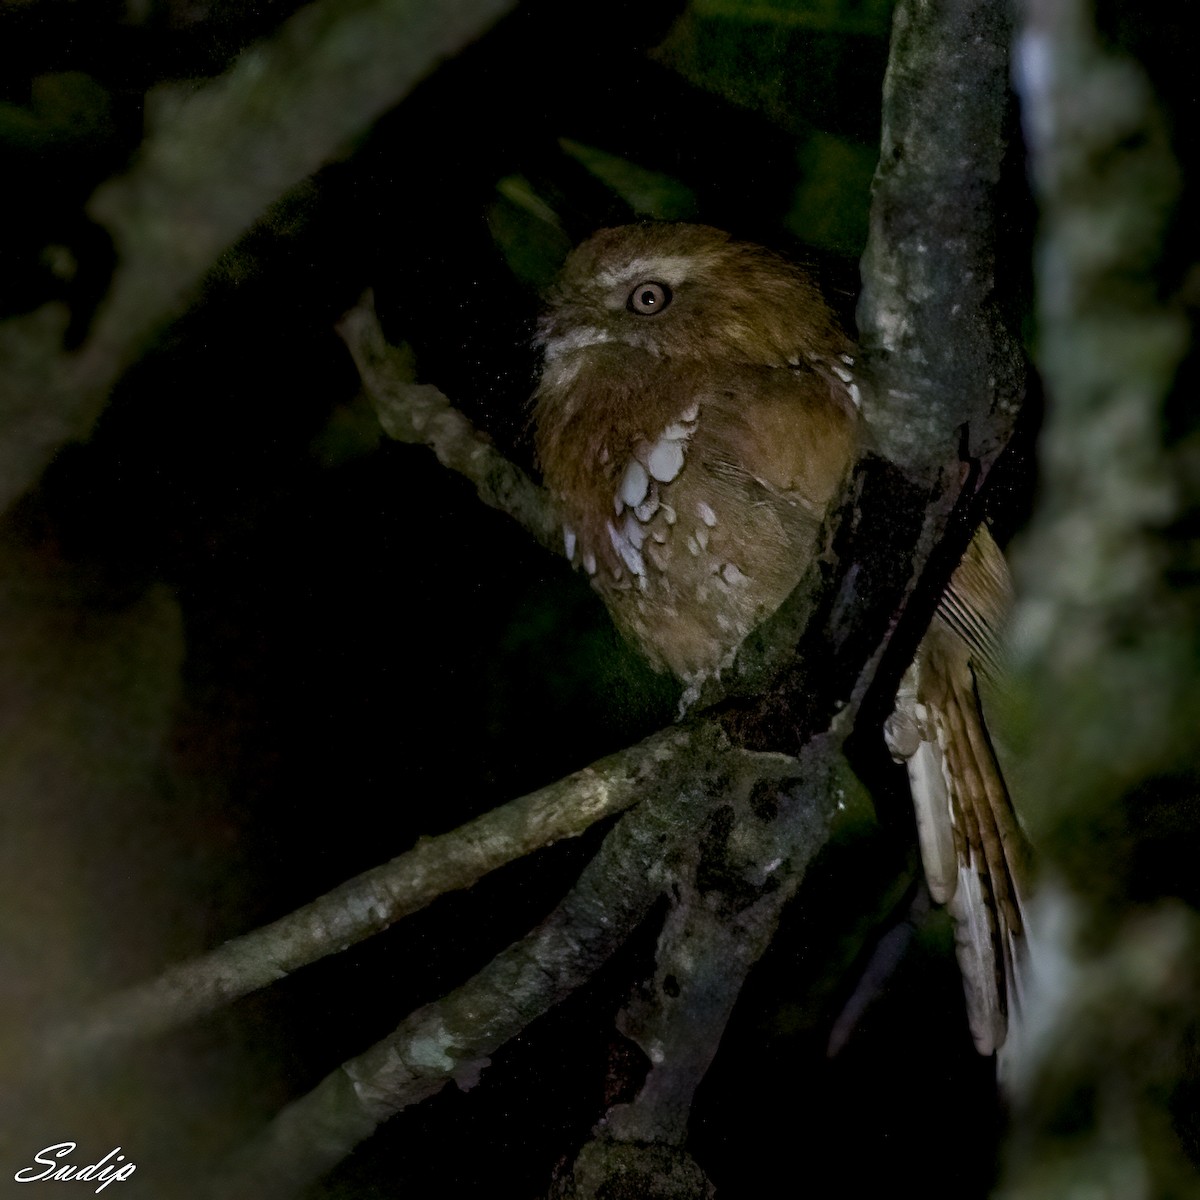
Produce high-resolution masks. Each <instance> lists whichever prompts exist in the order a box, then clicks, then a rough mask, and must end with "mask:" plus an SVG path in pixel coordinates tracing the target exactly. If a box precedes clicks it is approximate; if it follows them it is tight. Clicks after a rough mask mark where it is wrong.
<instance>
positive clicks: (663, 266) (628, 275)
mask: <svg viewBox="0 0 1200 1200" xmlns="http://www.w3.org/2000/svg"><path fill="white" fill-rule="evenodd" d="M694 263H695V260H694V259H692V258H689V257H687V256H685V255H682V254H668V255H665V256H663V257H660V258H633V259H630V260H629V261H628V262H626V263H623V264H621V265H620V266H617V267H609V268H608V270H606V271H598V272H597V273H596V281H597V283H599V284H600V286H601V287H606V288H607V287H615V286H616V285H617V284H618V283H621V282H623V281H626V280H628V281H629V282H630V283H638V282H640V281H642V280H651V279H654V280H662V281H663V282H664V283H669V284H671V286H672V287H677V286H678V285H679V283H680V282H681V281H682V280H683V279H685V278H687V271H688V268H689V267H690V266H693V265H694Z"/></svg>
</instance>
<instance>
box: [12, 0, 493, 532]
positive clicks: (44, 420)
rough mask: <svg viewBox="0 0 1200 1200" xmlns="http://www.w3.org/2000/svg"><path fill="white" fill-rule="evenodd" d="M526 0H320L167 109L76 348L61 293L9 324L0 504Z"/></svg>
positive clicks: (112, 211) (121, 194)
mask: <svg viewBox="0 0 1200 1200" xmlns="http://www.w3.org/2000/svg"><path fill="white" fill-rule="evenodd" d="M513 3H514V0H442V3H439V4H436V5H431V4H427V3H423V2H422V0H318V2H317V3H314V4H309V5H305V6H304V7H303V8H301V9H300V11H299V12H298V13H296V14H295V16H293V17H292V18H290V19H289V20H288V21H287V22H285V23H284V25H283V26H282V27H281V29H280V30H279V32H278V34H277V35H276V36H275V37H274V38H273V39H272V40H271V41H270V42H269V43H265V44H263V45H260V46H255V47H252V48H251V49H249V50H247V51H246V52H245V53H244V54H243V55H242V56H241V57H240V58H239V59H238V62H237V63H236V65H235V66H234V67H233V68H232V70H230V71H228V72H227V73H226V74H225V75H223V76H222V77H221V78H220V79H218V80H216V81H215V82H213V83H211V84H208V85H207V86H206V87H203V88H201V89H200V90H199V91H198V92H196V93H195V94H193V95H191V96H190V97H188V98H187V99H186V100H182V101H176V102H175V103H172V104H166V103H164V104H161V105H160V106H159V111H160V117H159V121H158V124H157V127H156V128H154V129H153V130H152V132H151V134H150V136H149V137H148V138H147V139H146V141H145V142H144V143H143V145H142V149H141V153H140V155H139V157H138V160H137V162H136V163H135V165H134V167H133V169H132V170H131V171H130V172H129V173H128V174H127V175H126V176H124V177H123V178H121V179H118V180H114V181H110V182H108V183H106V184H104V185H103V186H102V187H101V188H100V189H99V190H98V191H97V192H96V194H95V196H94V197H93V198H92V201H91V204H90V212H91V215H92V216H93V217H94V218H95V219H96V220H98V221H99V222H100V223H101V224H103V225H104V226H105V228H107V229H108V230H109V232H110V233H111V234H112V237H113V240H114V242H115V244H116V249H117V252H118V256H119V265H118V268H117V272H116V274H115V276H114V278H113V282H112V287H111V289H110V291H109V294H108V297H107V298H106V300H105V301H104V303H103V305H102V306H101V309H100V311H99V313H98V315H97V318H96V320H95V323H94V325H93V327H92V331H91V334H90V336H89V337H88V339H87V341H86V342H85V344H84V345H83V346H82V347H81V349H80V350H79V351H78V353H76V354H73V355H69V354H66V353H64V352H63V349H62V338H63V334H64V332H65V329H66V324H67V314H66V310H65V309H64V307H63V306H62V305H58V304H54V305H47V306H46V307H44V308H43V309H41V310H39V311H38V312H36V313H33V314H30V315H28V316H23V317H18V318H16V319H15V320H13V321H10V322H6V323H5V324H4V325H3V326H0V423H2V432H0V511H2V510H4V509H6V508H7V507H8V506H9V505H10V504H11V503H12V502H13V500H15V499H16V498H17V497H18V496H20V495H21V494H22V493H23V492H24V491H25V490H26V489H27V488H29V487H30V486H31V485H32V484H33V483H34V482H35V481H36V479H37V478H38V476H39V475H40V474H41V472H42V470H43V468H44V467H45V466H46V464H47V463H48V462H49V461H50V458H51V457H52V456H53V454H54V452H55V451H56V450H57V449H58V448H59V446H61V445H62V443H63V442H64V441H65V440H67V439H68V438H71V437H76V438H82V437H84V436H86V434H87V433H88V431H89V430H90V428H91V426H92V424H93V423H94V422H95V420H96V418H97V417H98V416H99V414H100V412H101V411H102V409H103V407H104V404H105V402H106V400H107V398H108V394H109V392H110V390H111V389H112V387H113V385H114V384H115V383H116V381H117V379H118V378H119V377H120V375H121V373H122V372H123V371H124V370H125V368H126V367H127V366H129V364H130V363H131V362H133V361H134V360H135V359H136V357H137V355H138V354H139V352H140V351H141V350H142V348H143V347H144V346H145V344H146V342H147V340H148V339H149V338H150V337H151V336H152V335H153V333H154V332H155V331H156V330H158V329H160V328H161V327H162V325H163V324H164V323H165V322H166V321H168V320H170V319H171V318H173V317H175V316H177V315H178V314H179V312H180V311H181V310H182V308H183V306H184V305H185V303H186V302H187V301H188V299H189V298H190V296H191V295H192V293H193V291H194V290H195V288H196V286H197V285H198V284H199V283H200V281H201V279H202V278H203V276H204V274H205V272H206V271H207V270H208V269H209V268H210V267H211V266H212V264H213V262H214V261H215V260H216V258H217V256H218V255H220V254H221V253H222V252H223V251H225V250H226V249H228V247H229V246H231V245H232V244H233V243H234V241H235V240H236V239H237V238H238V237H239V236H241V234H243V233H244V232H245V231H246V230H247V229H248V228H249V227H250V225H251V224H252V222H254V221H255V220H256V219H257V218H258V217H259V216H260V215H261V214H262V212H263V211H264V210H265V209H266V207H267V206H268V205H270V204H271V203H273V202H274V201H275V200H277V199H279V197H280V196H282V195H283V193H284V192H285V191H287V189H289V188H291V187H293V186H294V185H295V184H297V183H299V182H300V181H301V180H303V179H305V178H306V177H307V176H308V175H310V174H312V172H314V171H315V170H317V169H318V168H319V167H320V166H322V165H323V164H324V163H326V162H329V161H330V160H331V159H332V158H334V157H336V156H337V155H339V154H341V153H343V151H344V149H345V146H346V144H347V142H348V141H349V140H350V139H351V138H353V137H354V136H356V135H357V134H358V133H359V132H360V131H361V130H363V129H364V128H366V127H367V126H368V125H369V124H370V122H371V121H372V120H374V119H375V118H376V117H378V116H379V115H381V114H382V113H383V112H385V111H386V110H387V109H388V108H390V107H391V106H392V105H394V104H395V103H396V102H397V101H398V100H400V99H401V98H403V97H404V96H405V95H406V94H407V93H408V92H409V91H411V90H412V88H413V87H414V86H415V85H416V84H417V83H418V82H419V81H420V80H421V79H422V78H423V77H424V76H425V75H426V74H428V73H429V71H430V70H432V69H433V67H435V66H436V65H437V63H438V62H440V61H441V60H442V59H443V58H445V57H447V56H448V55H450V54H453V53H455V52H456V51H457V50H459V49H461V48H462V47H463V46H464V45H466V44H467V43H468V42H470V41H471V40H472V39H474V38H476V37H478V36H479V35H480V34H481V33H482V32H483V31H484V30H485V29H487V27H488V26H489V25H490V24H491V23H492V22H493V21H495V20H496V19H497V18H498V17H499V16H501V14H503V13H504V12H506V11H507V10H508V9H509V8H511V7H512V6H513Z"/></svg>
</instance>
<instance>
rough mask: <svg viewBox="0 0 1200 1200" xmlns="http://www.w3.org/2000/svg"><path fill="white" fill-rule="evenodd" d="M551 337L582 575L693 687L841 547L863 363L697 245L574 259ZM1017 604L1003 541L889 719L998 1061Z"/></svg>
mask: <svg viewBox="0 0 1200 1200" xmlns="http://www.w3.org/2000/svg"><path fill="white" fill-rule="evenodd" d="M537 340H538V343H539V345H540V347H541V349H542V353H543V366H542V375H541V381H540V384H539V386H538V389H537V392H536V394H535V396H534V411H533V421H534V429H535V441H536V449H537V454H538V458H539V460H540V464H541V467H542V471H543V474H544V477H545V481H546V485H547V487H548V488H549V489H550V491H551V492H552V494H553V495H554V497H555V499H556V501H557V502H558V504H559V505H560V507H561V510H562V512H563V514H564V520H565V524H564V531H563V532H564V540H565V549H566V554H567V557H568V558H569V559H570V560H571V561H572V563H574V564H575V565H576V566H577V567H580V568H581V569H582V570H584V571H585V572H586V573H587V574H588V575H589V576H590V578H591V582H592V585H593V587H594V588H595V589H596V591H597V592H599V594H600V596H601V597H602V598H603V600H604V602H605V604H606V605H607V606H608V609H609V612H610V613H611V614H612V617H613V620H614V621H615V622H616V624H617V626H618V627H619V628H620V630H621V631H622V633H623V634H624V635H625V636H626V637H627V638H628V639H630V640H631V641H632V642H633V643H634V644H635V645H637V646H638V647H640V648H641V650H642V651H643V652H644V653H645V655H646V657H647V658H649V660H650V661H651V662H652V663H653V664H654V665H655V666H657V667H658V668H660V669H663V668H665V669H667V670H670V671H671V672H673V673H674V674H675V675H676V676H678V677H679V678H680V679H681V680H682V681H684V683H685V684H687V685H689V686H690V687H692V688H693V689H694V688H695V687H696V686H697V685H698V683H699V682H701V681H702V680H703V679H705V678H707V677H708V676H710V675H712V674H714V673H717V672H719V671H720V670H721V669H722V667H723V666H725V665H727V664H728V663H729V662H730V661H731V660H732V658H733V656H734V654H735V653H736V651H737V648H738V646H739V645H740V644H741V642H742V640H743V639H744V638H745V637H746V635H747V634H748V633H749V632H750V630H751V629H753V628H754V627H755V626H756V625H757V624H758V623H759V622H760V621H762V620H763V618H765V617H766V616H768V615H769V614H770V613H772V612H773V611H774V610H775V609H776V608H777V607H778V606H779V605H780V604H781V603H782V601H783V600H784V599H785V598H786V597H787V596H788V594H789V593H790V592H791V591H792V589H793V588H794V587H795V586H796V584H797V583H798V582H799V581H800V578H801V576H802V575H803V574H804V572H805V569H806V568H807V566H808V565H809V562H810V561H811V560H812V558H813V556H814V555H815V554H816V553H818V551H819V550H820V549H821V546H820V545H819V544H818V538H819V535H820V531H821V528H822V523H823V521H824V519H825V516H826V510H827V508H828V506H829V505H830V503H831V501H833V500H834V499H836V497H837V495H838V493H839V490H840V488H841V487H842V484H843V483H844V482H845V480H846V478H847V476H848V474H849V472H850V471H851V469H852V467H853V465H854V463H855V461H856V459H857V457H858V454H859V452H860V448H861V446H862V442H863V432H864V424H863V421H862V419H861V417H860V415H859V400H860V397H859V393H858V388H857V386H856V384H855V382H854V362H855V347H854V344H853V343H852V342H851V340H850V339H849V338H848V337H847V336H846V334H845V333H844V332H842V330H841V329H840V328H839V325H838V322H837V320H836V319H835V317H834V314H833V312H832V311H831V310H830V308H829V306H828V304H827V303H826V302H825V300H824V299H823V297H822V296H821V293H820V292H819V291H818V289H817V288H816V286H815V285H814V284H813V282H812V281H811V280H810V279H809V278H808V277H807V276H806V275H805V274H804V273H803V272H802V271H801V270H800V269H798V268H797V267H795V266H793V265H791V264H789V263H787V262H786V261H784V260H783V259H781V258H779V257H777V256H776V255H774V254H772V253H770V252H769V251H766V250H764V249H762V248H760V247H757V246H753V245H749V244H747V243H743V242H738V241H735V240H733V239H731V238H730V237H729V235H728V234H725V233H722V232H720V231H719V230H716V229H711V228H707V227H704V226H696V225H638V226H629V227H625V228H620V229H606V230H602V231H601V232H600V233H597V234H596V235H595V236H593V237H592V238H591V239H589V240H588V241H587V242H585V243H584V244H583V245H581V246H580V247H578V248H577V249H576V250H575V251H574V252H573V253H572V254H571V255H570V257H569V258H568V259H567V262H566V265H565V266H564V268H563V272H562V275H561V277H560V279H559V281H558V283H557V284H556V286H555V287H554V288H553V290H552V291H551V293H550V295H549V298H548V308H547V311H546V312H545V314H544V315H543V317H542V319H541V321H540V324H539V329H538V339H537ZM1008 592H1009V584H1008V574H1007V570H1006V568H1005V564H1004V560H1003V558H1002V557H1001V555H1000V552H999V550H998V549H997V548H996V546H995V543H994V542H993V541H992V540H991V538H990V536H989V535H987V533H986V531H985V530H981V531H980V532H979V533H978V534H977V535H976V537H975V539H974V541H973V542H972V544H971V546H970V548H969V550H968V552H967V554H966V556H965V557H964V559H963V562H962V564H961V565H960V566H959V568H958V569H957V571H956V572H955V574H954V577H953V579H952V580H951V583H950V585H949V586H948V588H947V590H946V592H945V595H944V597H943V599H942V602H941V605H940V608H939V611H938V615H937V616H936V617H935V619H934V622H933V624H932V626H931V627H930V629H929V632H928V634H927V635H926V637H925V640H924V641H923V642H922V644H921V647H920V649H919V651H918V654H917V657H916V660H915V662H914V663H913V666H912V668H911V669H910V670H909V672H908V674H907V675H906V677H905V680H904V684H903V685H902V687H901V689H900V697H899V700H898V703H897V711H896V715H895V716H894V717H893V718H892V721H891V722H890V723H889V741H890V744H891V745H892V748H893V752H894V753H895V754H897V756H898V757H902V758H904V759H905V760H906V761H907V764H908V771H909V778H910V781H911V783H912V788H913V794H914V803H915V805H916V811H917V826H918V833H919V840H920V844H921V851H922V858H923V861H924V864H925V872H926V878H927V880H928V884H929V888H930V892H931V894H932V895H933V897H934V899H935V900H937V901H938V902H940V903H943V904H946V905H948V906H949V909H950V911H951V913H952V915H953V917H954V922H955V927H956V942H957V948H958V957H959V962H960V965H961V967H962V971H963V977H964V984H965V990H966V994H967V1010H968V1017H969V1021H970V1025H971V1031H972V1034H973V1036H974V1039H975V1042H976V1045H977V1046H978V1048H979V1049H980V1051H981V1052H983V1053H985V1054H989V1053H991V1052H992V1051H994V1050H995V1049H996V1048H998V1047H999V1046H1000V1044H1001V1043H1002V1042H1003V1040H1004V1036H1005V1032H1006V1028H1007V1018H1008V1013H1009V1011H1010V1009H1011V1008H1012V1007H1013V1005H1014V1003H1015V999H1016V997H1015V995H1014V976H1015V972H1014V956H1017V955H1019V953H1020V936H1021V932H1022V921H1021V910H1020V901H1019V898H1018V897H1019V871H1020V862H1021V861H1022V858H1023V850H1022V847H1023V843H1022V838H1021V833H1020V830H1019V827H1018V826H1017V823H1016V820H1015V817H1014V815H1013V811H1012V808H1011V805H1010V803H1009V799H1008V795H1007V792H1006V791H1005V788H1004V784H1003V781H1002V780H1001V778H1000V775H999V773H998V770H997V768H996V764H995V761H994V758H993V756H992V753H991V749H990V743H989V741H988V738H987V734H986V731H985V730H984V728H983V726H982V723H981V717H980V712H979V708H978V705H977V700H976V693H975V678H974V672H975V671H976V670H983V669H986V667H987V664H988V662H989V661H990V660H991V658H992V651H993V649H994V646H993V638H994V631H995V630H996V628H997V626H998V624H999V622H1000V620H1001V618H1002V616H1003V613H1004V610H1005V608H1006V606H1007V602H1008Z"/></svg>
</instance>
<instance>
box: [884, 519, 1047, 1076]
mask: <svg viewBox="0 0 1200 1200" xmlns="http://www.w3.org/2000/svg"><path fill="white" fill-rule="evenodd" d="M1010 600H1011V585H1010V583H1009V577H1008V569H1007V567H1006V565H1005V562H1004V558H1003V556H1002V555H1001V553H1000V550H999V548H998V547H997V546H996V544H995V542H994V541H992V538H991V535H990V534H988V533H987V531H986V529H983V528H982V527H981V528H980V530H979V531H978V532H977V533H976V535H975V538H974V540H973V541H972V542H971V545H970V546H969V547H968V550H967V553H966V555H965V556H964V558H963V561H962V563H961V564H960V565H959V567H958V569H957V570H956V571H955V573H954V575H953V577H952V578H951V581H950V584H949V586H948V587H947V589H946V592H945V594H944V595H943V597H942V600H941V603H940V604H939V606H938V611H937V615H936V616H935V617H934V620H933V622H932V624H931V625H930V628H929V631H928V633H927V634H926V636H925V638H924V640H923V641H922V642H921V645H920V647H919V649H918V651H917V656H916V659H915V660H914V662H913V664H912V666H911V667H910V668H909V670H908V672H907V674H906V675H905V677H904V681H903V682H902V684H901V687H900V692H899V694H898V696H897V701H896V711H895V714H894V716H893V717H892V719H891V721H890V722H889V725H888V740H889V744H890V745H891V747H892V751H893V753H894V754H895V755H896V757H898V758H901V759H903V760H904V761H905V762H906V764H907V767H908V777H909V783H910V786H911V789H912V794H913V804H914V807H915V810H916V818H917V831H918V837H919V841H920V846H921V858H922V861H923V864H924V867H925V876H926V880H927V882H928V884H929V891H930V894H931V895H932V896H933V898H934V900H936V901H937V902H938V903H940V904H944V905H946V907H947V909H948V911H949V912H950V915H951V917H952V918H953V921H954V936H955V943H956V949H957V953H958V963H959V967H960V969H961V970H962V976H963V987H964V990H965V992H966V1000H967V1017H968V1021H969V1023H970V1027H971V1034H972V1037H973V1038H974V1040H975V1045H976V1047H977V1049H978V1050H979V1052H980V1053H981V1054H992V1053H994V1052H995V1051H997V1050H998V1049H999V1048H1000V1047H1001V1045H1003V1043H1004V1039H1005V1036H1006V1034H1007V1032H1008V1028H1009V1022H1010V1021H1011V1020H1012V1019H1014V1017H1015V1016H1016V1015H1017V1014H1018V1013H1019V1009H1020V1002H1021V991H1022V975H1023V972H1024V969H1025V963H1026V944H1025V938H1024V914H1023V903H1022V902H1023V897H1024V896H1025V894H1026V893H1027V883H1026V880H1027V878H1028V861H1029V852H1028V845H1027V843H1026V841H1025V836H1024V834H1023V833H1022V832H1021V827H1020V825H1019V824H1018V822H1017V817H1016V813H1015V812H1014V811H1013V806H1012V802H1011V800H1010V798H1009V794H1008V789H1007V788H1006V787H1005V784H1004V778H1003V776H1002V775H1001V773H1000V767H999V764H998V763H997V761H996V755H995V752H994V750H993V747H992V743H991V739H990V738H989V736H988V732H987V726H986V724H985V722H984V718H983V712H982V709H981V708H980V701H979V694H978V690H977V687H976V684H977V679H978V677H980V676H991V677H995V676H996V675H998V674H999V670H1000V665H999V664H1000V658H1001V655H1000V653H999V648H998V634H999V630H1000V627H1001V625H1002V623H1003V619H1004V616H1005V614H1006V612H1007V610H1008V608H1009V605H1010Z"/></svg>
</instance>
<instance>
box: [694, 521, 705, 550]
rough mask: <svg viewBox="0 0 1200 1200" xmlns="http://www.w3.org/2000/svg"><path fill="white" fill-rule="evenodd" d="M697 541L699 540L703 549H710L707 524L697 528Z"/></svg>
mask: <svg viewBox="0 0 1200 1200" xmlns="http://www.w3.org/2000/svg"><path fill="white" fill-rule="evenodd" d="M696 541H697V542H699V544H700V549H701V550H707V549H708V529H707V528H706V527H705V526H703V525H702V526H701V527H700V528H699V529H697V530H696Z"/></svg>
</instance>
